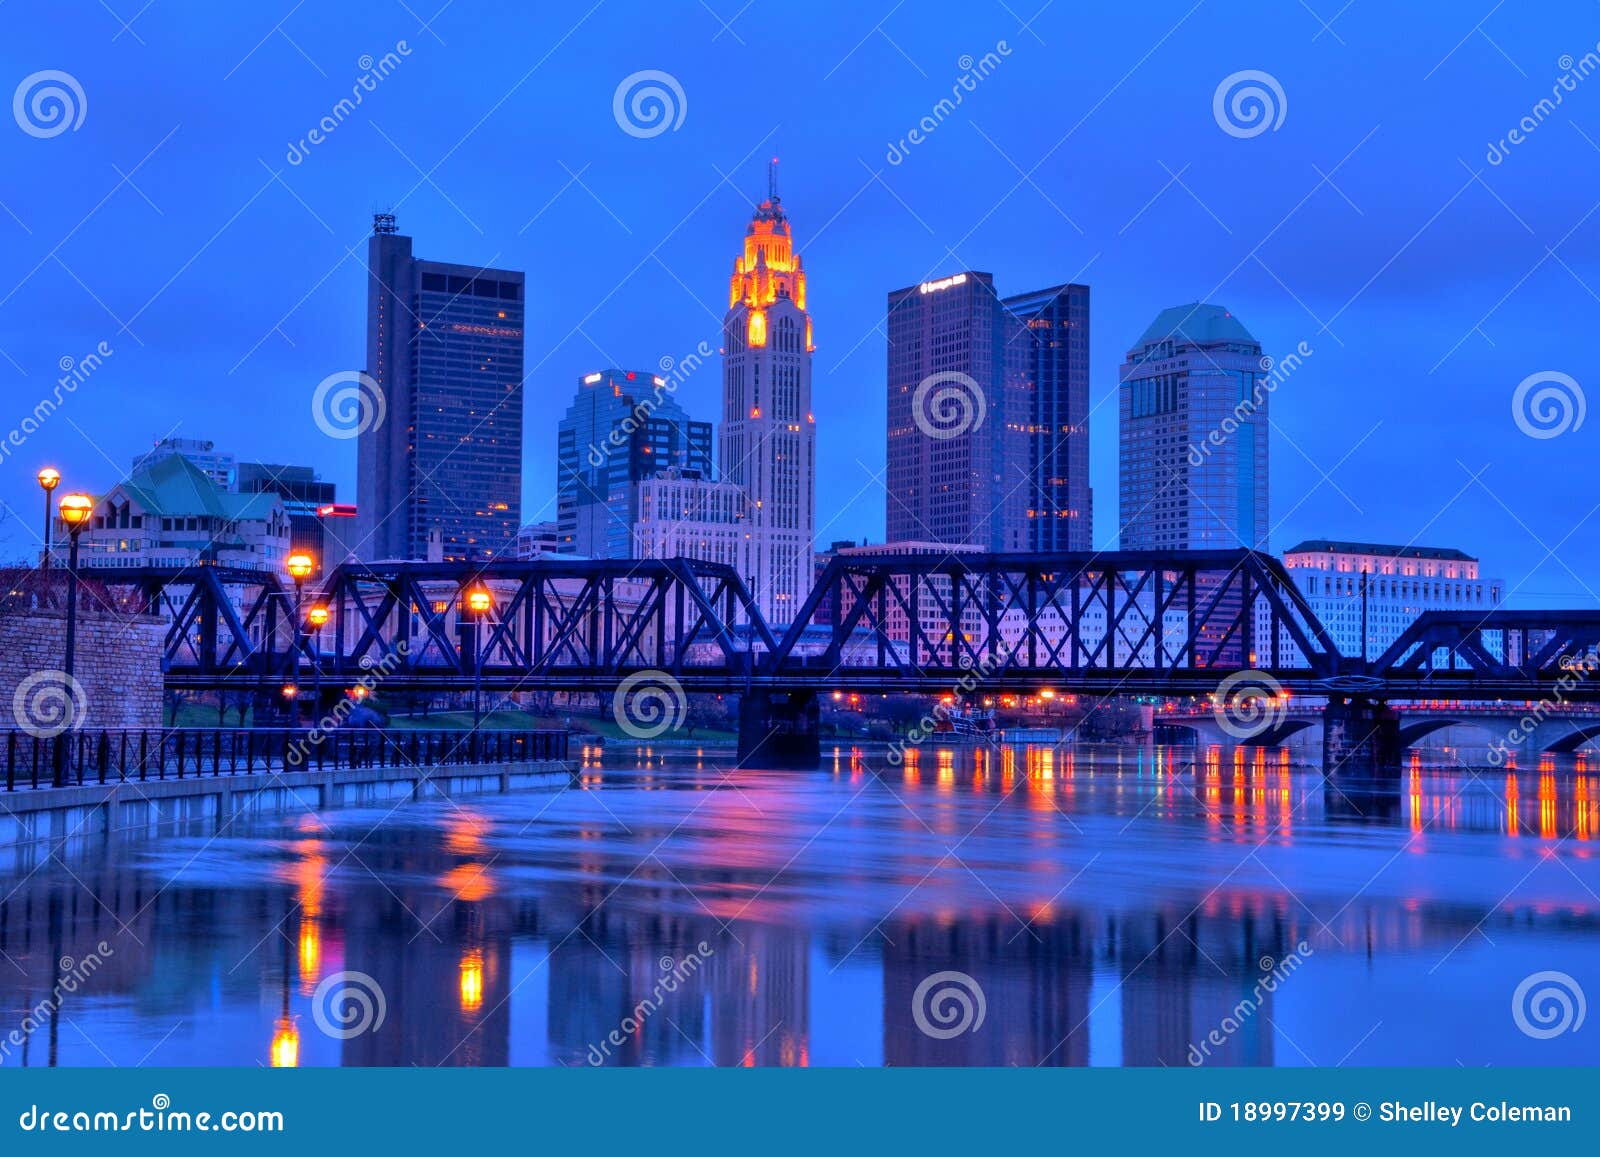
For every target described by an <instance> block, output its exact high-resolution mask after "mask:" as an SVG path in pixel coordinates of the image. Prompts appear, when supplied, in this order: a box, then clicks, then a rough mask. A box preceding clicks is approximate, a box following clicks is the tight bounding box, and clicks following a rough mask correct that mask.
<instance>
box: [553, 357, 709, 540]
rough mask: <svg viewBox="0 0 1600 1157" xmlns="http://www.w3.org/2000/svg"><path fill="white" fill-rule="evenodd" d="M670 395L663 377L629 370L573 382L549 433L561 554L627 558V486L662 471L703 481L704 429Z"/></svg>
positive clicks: (630, 524)
mask: <svg viewBox="0 0 1600 1157" xmlns="http://www.w3.org/2000/svg"><path fill="white" fill-rule="evenodd" d="M670 388H671V387H670V386H669V383H668V382H667V380H666V379H665V378H661V377H657V376H655V375H653V374H649V373H644V372H642V371H636V370H618V369H609V370H600V371H598V372H596V373H592V374H586V375H585V376H584V377H583V378H582V380H580V381H579V383H578V395H577V397H575V398H574V399H573V400H572V405H570V406H568V407H567V413H566V416H565V417H564V418H562V419H561V424H560V425H559V426H558V427H557V433H556V522H557V534H558V538H559V543H560V550H561V551H562V552H563V553H565V554H580V555H585V556H587V557H590V558H629V557H632V554H633V529H634V523H635V522H637V521H638V518H639V510H638V501H639V491H638V489H637V488H636V487H635V486H634V483H636V482H642V481H643V480H644V479H646V478H652V477H654V476H655V475H657V474H660V473H662V472H663V471H666V470H669V469H676V470H680V471H687V472H691V473H693V474H696V475H698V476H700V477H703V478H710V477H711V474H712V463H711V438H712V430H711V423H710V422H696V421H694V420H692V419H691V418H690V417H689V415H688V413H687V412H686V411H685V410H684V408H683V407H682V406H680V405H678V403H677V402H676V401H675V400H673V398H672V396H671V394H670V393H669V392H668V391H669V389H670Z"/></svg>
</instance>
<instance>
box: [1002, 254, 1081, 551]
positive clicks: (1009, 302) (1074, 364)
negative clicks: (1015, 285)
mask: <svg viewBox="0 0 1600 1157" xmlns="http://www.w3.org/2000/svg"><path fill="white" fill-rule="evenodd" d="M1004 305H1005V307H1006V309H1007V310H1008V311H1010V313H1011V315H1012V316H1013V317H1015V318H1016V319H1017V321H1018V322H1019V323H1020V327H1019V328H1018V329H1016V330H1015V331H1013V336H1012V339H1011V340H1013V341H1018V342H1020V343H1022V346H1023V354H1022V357H1023V377H1024V379H1025V388H1026V389H1027V390H1028V391H1029V394H1030V396H1029V403H1028V405H1029V409H1028V420H1027V425H1026V430H1025V436H1026V443H1027V448H1028V449H1027V454H1028V456H1027V459H1026V467H1027V483H1026V487H1025V493H1026V495H1027V504H1026V505H1027V509H1026V512H1025V516H1026V518H1027V541H1026V547H1027V549H1028V550H1031V551H1057V550H1091V549H1093V547H1094V498H1093V493H1092V491H1091V490H1090V489H1089V287H1088V286H1087V285H1056V286H1052V287H1051V288H1049V289H1040V290H1036V291H1035V292H1033V293H1024V294H1019V295H1017V296H1016V297H1008V298H1006V299H1005V302H1004Z"/></svg>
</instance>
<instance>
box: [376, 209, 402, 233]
mask: <svg viewBox="0 0 1600 1157" xmlns="http://www.w3.org/2000/svg"><path fill="white" fill-rule="evenodd" d="M372 231H373V232H374V233H398V232H400V226H398V225H396V224H395V222H394V210H393V209H392V208H391V209H381V210H378V211H377V212H375V213H373V214H372Z"/></svg>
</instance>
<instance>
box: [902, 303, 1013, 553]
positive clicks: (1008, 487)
mask: <svg viewBox="0 0 1600 1157" xmlns="http://www.w3.org/2000/svg"><path fill="white" fill-rule="evenodd" d="M888 333H889V366H888V381H889V402H888V404H889V436H888V478H887V482H888V486H887V495H886V498H885V503H886V507H885V524H886V527H887V538H888V540H889V542H891V543H893V542H910V541H924V542H926V541H933V542H960V543H972V544H975V545H978V546H981V547H983V548H984V549H987V550H993V551H1007V550H1022V549H1024V548H1025V547H1026V546H1027V544H1028V526H1027V510H1028V504H1029V500H1030V497H1031V493H1030V485H1031V478H1030V474H1029V469H1028V452H1027V448H1028V440H1027V434H1026V431H1027V428H1028V426H1029V425H1030V423H1031V422H1032V416H1031V413H1030V406H1031V398H1030V396H1029V390H1028V386H1027V379H1026V376H1025V375H1026V370H1027V365H1028V362H1029V360H1030V359H1031V358H1032V357H1033V350H1032V345H1031V343H1030V342H1028V341H1027V340H1026V335H1025V334H1024V333H1023V332H1022V325H1021V323H1020V322H1019V321H1018V320H1017V319H1016V318H1015V317H1013V316H1012V314H1011V313H1010V312H1009V311H1008V310H1007V309H1006V308H1005V306H1004V305H1003V304H1002V303H1001V301H1000V298H999V297H997V296H996V295H995V292H994V279H993V278H992V277H990V275H989V274H987V273H974V272H964V273H956V274H953V275H951V276H949V277H942V278H939V279H938V280H936V281H924V282H922V283H921V284H920V285H913V286H910V287H909V288H906V289H898V290H895V291H894V292H893V293H891V294H889V305H888Z"/></svg>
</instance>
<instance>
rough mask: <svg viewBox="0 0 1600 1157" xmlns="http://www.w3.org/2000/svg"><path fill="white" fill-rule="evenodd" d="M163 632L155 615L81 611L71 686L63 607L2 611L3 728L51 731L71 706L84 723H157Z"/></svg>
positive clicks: (141, 725) (77, 720)
mask: <svg viewBox="0 0 1600 1157" xmlns="http://www.w3.org/2000/svg"><path fill="white" fill-rule="evenodd" d="M166 634H167V625H166V624H165V623H164V622H162V621H161V620H160V619H158V618H154V617H146V616H118V617H94V618H90V617H88V616H85V615H81V614H80V615H79V616H78V640H77V646H76V648H75V650H76V657H75V662H74V664H73V680H74V682H75V686H74V685H69V684H68V682H67V678H66V676H65V674H63V673H62V666H63V665H64V664H65V662H66V647H67V621H66V615H65V614H64V613H62V612H60V611H25V612H21V613H16V614H0V731H5V730H11V729H12V728H16V729H18V730H24V731H28V730H34V729H37V728H40V727H49V728H51V729H52V730H53V729H55V728H56V727H58V726H59V724H60V720H61V715H60V714H59V712H61V711H64V710H68V709H69V705H70V710H71V711H73V712H74V715H73V722H74V725H75V726H79V727H86V728H95V729H96V730H98V729H101V728H107V729H121V728H130V729H138V728H145V727H160V726H161V722H162V720H161V704H162V684H161V656H162V651H163V648H164V645H165V641H166Z"/></svg>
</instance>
